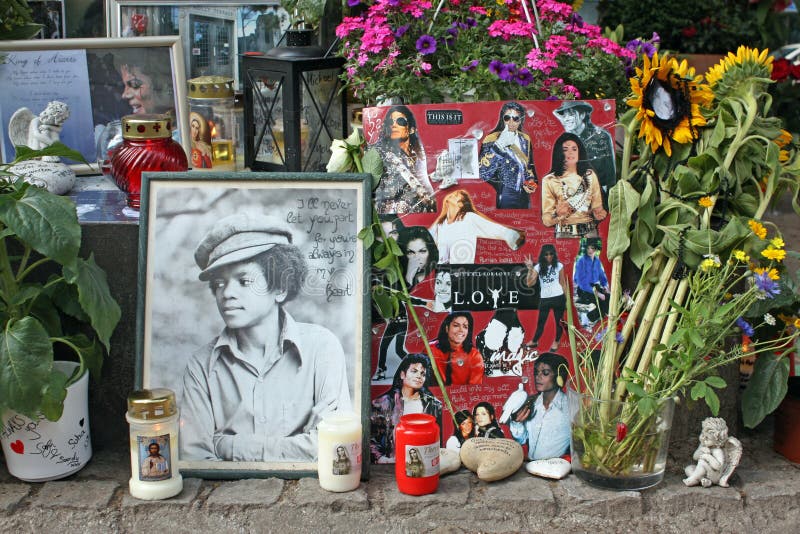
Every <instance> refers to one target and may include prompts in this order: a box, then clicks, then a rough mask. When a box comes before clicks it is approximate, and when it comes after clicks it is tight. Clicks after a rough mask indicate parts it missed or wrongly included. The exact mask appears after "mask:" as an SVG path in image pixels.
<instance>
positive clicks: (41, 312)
mask: <svg viewBox="0 0 800 534" xmlns="http://www.w3.org/2000/svg"><path fill="white" fill-rule="evenodd" d="M76 307H77V301H76ZM30 314H31V315H33V316H34V317H36V319H38V320H39V322H40V323H41V324H42V327H44V329H45V330H46V331H47V334H48V335H49V336H50V337H58V336H60V335H61V316H60V315H59V313H58V308H57V307H56V305H55V303H54V302H53V301H52V300H51V299H50V298H48V297H47V296H45V295H40V296H39V298H38V299H36V300H35V301H34V302H33V306H31V311H30Z"/></svg>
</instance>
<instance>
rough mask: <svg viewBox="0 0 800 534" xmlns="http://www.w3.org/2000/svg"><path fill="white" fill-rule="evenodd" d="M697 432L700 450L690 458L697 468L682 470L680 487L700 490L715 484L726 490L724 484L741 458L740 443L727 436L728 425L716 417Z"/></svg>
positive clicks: (706, 420) (709, 419)
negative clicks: (682, 485) (683, 485)
mask: <svg viewBox="0 0 800 534" xmlns="http://www.w3.org/2000/svg"><path fill="white" fill-rule="evenodd" d="M702 428H703V430H702V431H701V432H700V446H699V447H697V450H696V451H694V456H692V458H693V459H694V460H697V464H693V465H689V466H686V469H685V470H684V472H685V473H686V477H687V478H684V479H683V483H684V484H686V485H687V486H696V485H698V484H700V485H702V486H703V487H704V488H707V487H709V486H711V485H712V484H717V485H719V486H721V487H723V488H727V487H728V480H729V479H730V477H731V475H732V474H733V470H734V469H736V466H737V465H739V460H740V459H741V458H742V443H741V442H740V441H739V440H738V439H736V438H734V437H732V436H731V437H729V436H728V425H727V424H726V423H725V420H724V419H722V418H720V417H706V418H705V419H704V420H703V425H702Z"/></svg>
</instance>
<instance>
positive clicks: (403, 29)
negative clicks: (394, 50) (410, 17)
mask: <svg viewBox="0 0 800 534" xmlns="http://www.w3.org/2000/svg"><path fill="white" fill-rule="evenodd" d="M410 27H411V24H403V25H402V26H398V27H397V29H396V30H395V31H394V37H395V39H400V38H401V37H402V36H404V35H405V34H406V32H407V31H408V29H409V28H410Z"/></svg>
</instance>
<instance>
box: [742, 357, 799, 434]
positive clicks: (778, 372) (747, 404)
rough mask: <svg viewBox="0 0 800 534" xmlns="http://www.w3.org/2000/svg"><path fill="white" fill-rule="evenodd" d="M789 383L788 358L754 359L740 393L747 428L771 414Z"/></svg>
mask: <svg viewBox="0 0 800 534" xmlns="http://www.w3.org/2000/svg"><path fill="white" fill-rule="evenodd" d="M788 381H789V358H786V357H785V356H775V355H774V354H761V355H759V356H758V358H756V363H755V366H753V375H752V376H751V377H750V380H748V382H747V387H746V388H745V390H744V392H743V393H742V420H743V421H744V425H745V426H746V427H747V428H754V427H756V426H757V425H758V424H759V423H760V422H761V421H762V420H763V419H764V418H765V417H766V416H767V415H768V414H770V413H772V412H773V411H774V410H775V408H777V407H778V405H779V404H780V403H781V401H782V400H783V398H784V397H785V396H786V391H787V389H788V387H789V386H788Z"/></svg>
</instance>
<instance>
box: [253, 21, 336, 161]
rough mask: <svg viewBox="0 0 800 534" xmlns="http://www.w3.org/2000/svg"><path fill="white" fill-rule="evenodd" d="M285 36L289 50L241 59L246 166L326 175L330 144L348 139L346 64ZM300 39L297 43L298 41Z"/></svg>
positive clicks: (293, 35) (297, 34) (293, 34)
mask: <svg viewBox="0 0 800 534" xmlns="http://www.w3.org/2000/svg"><path fill="white" fill-rule="evenodd" d="M303 32H304V30H290V31H289V32H287V36H286V37H287V45H286V46H282V47H277V48H273V49H272V50H270V51H269V52H268V53H267V54H266V55H258V56H251V55H245V57H244V59H243V63H242V66H243V70H244V79H245V82H244V87H245V101H244V106H245V109H244V111H245V153H244V156H245V165H247V166H248V167H250V169H252V170H258V171H308V172H313V171H324V170H325V166H326V165H327V163H328V159H329V158H330V146H331V142H332V141H333V139H337V138H344V137H345V136H346V133H347V131H346V128H347V125H346V123H345V117H346V102H345V95H344V91H342V90H341V89H342V82H341V79H340V78H339V76H340V74H341V73H342V65H343V64H344V59H342V58H338V57H324V56H325V54H324V53H323V51H322V49H321V48H320V47H318V46H313V45H310V43H309V42H308V41H304V40H303V39H304V38H306V37H308V34H306V33H303ZM298 38H299V40H298Z"/></svg>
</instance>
